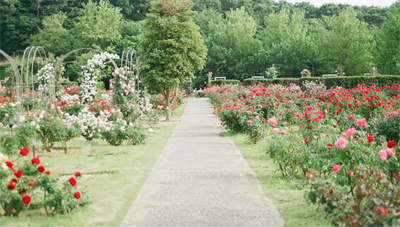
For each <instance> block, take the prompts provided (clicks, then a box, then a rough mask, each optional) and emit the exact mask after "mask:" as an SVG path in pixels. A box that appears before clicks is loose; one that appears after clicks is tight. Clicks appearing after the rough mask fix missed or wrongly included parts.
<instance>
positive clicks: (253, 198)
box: [121, 98, 284, 226]
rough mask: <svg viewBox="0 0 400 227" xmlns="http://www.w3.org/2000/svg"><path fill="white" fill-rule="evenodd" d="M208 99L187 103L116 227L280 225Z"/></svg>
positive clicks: (279, 220) (279, 218)
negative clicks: (224, 131)
mask: <svg viewBox="0 0 400 227" xmlns="http://www.w3.org/2000/svg"><path fill="white" fill-rule="evenodd" d="M212 111H213V110H212V107H211V105H210V104H209V102H208V99H205V98H202V99H192V100H190V102H189V103H188V105H187V107H186V109H185V112H184V113H183V115H182V120H181V122H180V123H179V124H178V125H177V127H176V129H175V131H174V133H173V135H172V136H171V138H170V139H169V141H168V143H167V145H166V147H165V148H164V151H163V153H162V155H161V157H160V159H159V160H158V162H157V164H156V165H155V167H154V169H153V171H152V173H151V174H150V177H149V178H148V180H147V181H146V183H145V185H144V187H143V188H142V191H141V192H140V194H139V196H138V198H137V199H136V201H135V202H134V204H133V205H132V207H131V208H130V210H129V212H128V214H127V215H126V216H125V218H124V221H123V223H122V225H121V226H283V225H284V220H283V219H282V217H281V215H280V214H279V212H278V210H277V209H276V208H275V206H274V204H273V203H272V202H271V201H270V200H269V199H268V198H267V197H266V196H265V195H264V192H263V191H262V189H261V185H260V183H259V182H258V180H257V179H256V178H255V176H254V173H253V172H252V170H251V169H250V167H249V166H248V164H247V162H246V160H245V159H244V158H243V156H242V155H241V153H240V152H239V151H238V150H237V148H236V146H235V144H234V143H233V142H232V141H231V140H230V139H229V138H224V137H220V132H221V127H220V122H219V120H218V119H217V118H216V117H215V116H213V114H212Z"/></svg>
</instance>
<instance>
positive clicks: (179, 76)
mask: <svg viewBox="0 0 400 227" xmlns="http://www.w3.org/2000/svg"><path fill="white" fill-rule="evenodd" d="M192 5H193V4H192V2H191V1H190V0H155V1H154V2H152V6H151V8H150V13H149V14H147V18H146V20H145V25H144V28H145V30H146V32H145V34H144V38H143V42H142V45H141V51H140V52H141V56H140V62H141V64H140V65H141V75H142V82H143V83H144V85H146V87H147V89H148V91H149V92H150V93H156V94H157V93H158V94H159V93H161V94H163V95H164V97H165V99H166V101H167V107H168V108H167V109H168V111H167V119H166V120H169V119H171V104H172V100H171V98H170V95H171V94H173V93H174V92H175V91H176V89H177V88H178V86H179V85H180V84H181V83H183V82H186V81H188V80H189V79H190V78H192V77H193V74H194V71H195V70H196V69H198V70H201V69H202V68H203V66H204V61H205V57H206V54H207V48H206V46H205V45H204V44H203V39H202V37H201V35H200V32H199V27H198V26H197V25H196V24H195V23H194V22H193V15H194V12H193V11H192Z"/></svg>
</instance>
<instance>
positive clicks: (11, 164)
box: [6, 161, 14, 169]
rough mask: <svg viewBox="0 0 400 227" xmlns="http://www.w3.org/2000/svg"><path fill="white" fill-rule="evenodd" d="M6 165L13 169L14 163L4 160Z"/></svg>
mask: <svg viewBox="0 0 400 227" xmlns="http://www.w3.org/2000/svg"><path fill="white" fill-rule="evenodd" d="M6 165H7V166H8V168H10V169H14V163H12V162H10V161H6Z"/></svg>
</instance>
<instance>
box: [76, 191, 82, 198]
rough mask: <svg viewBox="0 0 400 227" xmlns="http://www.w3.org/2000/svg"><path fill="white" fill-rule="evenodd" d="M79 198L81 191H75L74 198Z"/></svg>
mask: <svg viewBox="0 0 400 227" xmlns="http://www.w3.org/2000/svg"><path fill="white" fill-rule="evenodd" d="M80 198H81V193H80V192H78V191H76V192H75V199H80Z"/></svg>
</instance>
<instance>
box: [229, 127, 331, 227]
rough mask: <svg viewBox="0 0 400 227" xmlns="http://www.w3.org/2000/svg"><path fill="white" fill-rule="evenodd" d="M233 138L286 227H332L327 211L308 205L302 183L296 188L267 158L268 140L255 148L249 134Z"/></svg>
mask: <svg viewBox="0 0 400 227" xmlns="http://www.w3.org/2000/svg"><path fill="white" fill-rule="evenodd" d="M221 136H227V133H226V132H222V133H221ZM229 136H230V138H231V139H232V140H233V141H234V143H235V144H236V146H237V148H238V149H239V150H240V151H241V152H242V154H243V156H244V158H245V159H246V160H247V162H248V164H249V166H250V167H251V168H252V169H253V171H254V173H255V174H256V175H257V178H258V179H259V181H260V183H261V185H262V187H263V189H264V191H265V193H266V195H267V196H268V197H269V198H271V199H272V201H273V202H274V203H275V206H276V207H277V208H278V210H279V212H280V213H281V215H282V217H283V219H284V220H285V221H286V226H293V227H300V226H305V227H312V226H332V225H331V224H330V222H329V220H327V219H325V218H324V211H323V210H317V207H316V206H313V205H309V204H307V203H306V201H305V199H304V194H305V193H304V192H305V190H304V189H298V188H299V187H297V185H298V184H299V182H298V181H297V184H296V181H289V180H288V179H287V178H284V177H282V176H281V174H280V172H279V171H277V169H278V167H277V165H275V164H274V163H273V161H272V159H271V158H269V157H268V155H267V154H266V147H267V142H266V141H265V140H263V141H261V142H259V143H258V144H256V145H254V144H253V143H251V142H250V141H249V140H248V139H247V136H246V135H245V134H235V135H234V134H230V135H229Z"/></svg>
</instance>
